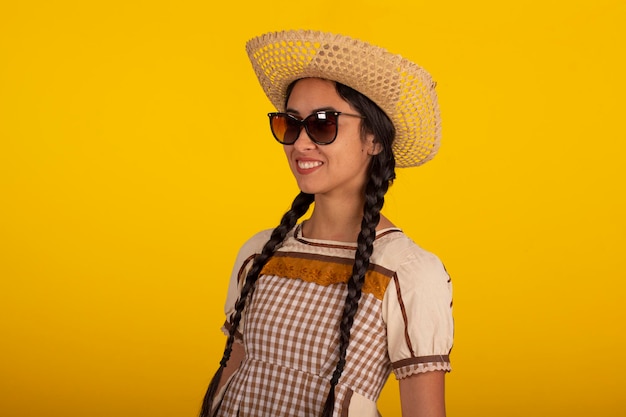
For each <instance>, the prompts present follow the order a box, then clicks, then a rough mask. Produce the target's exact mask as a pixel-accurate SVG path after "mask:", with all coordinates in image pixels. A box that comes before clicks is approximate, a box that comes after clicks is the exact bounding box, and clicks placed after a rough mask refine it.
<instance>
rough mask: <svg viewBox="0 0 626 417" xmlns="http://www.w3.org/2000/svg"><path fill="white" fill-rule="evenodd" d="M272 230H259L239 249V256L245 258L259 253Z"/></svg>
mask: <svg viewBox="0 0 626 417" xmlns="http://www.w3.org/2000/svg"><path fill="white" fill-rule="evenodd" d="M273 230H274V229H266V230H261V231H260V232H258V233H255V234H254V235H252V236H251V237H250V238H249V239H248V240H246V241H245V243H244V244H243V245H242V246H241V248H240V249H239V255H240V256H243V257H245V258H247V257H248V256H251V255H255V254H259V253H261V250H262V249H263V245H265V242H267V241H268V240H269V238H270V236H271V235H272V231H273Z"/></svg>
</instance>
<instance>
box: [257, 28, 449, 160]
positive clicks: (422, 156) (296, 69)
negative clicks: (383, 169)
mask: <svg viewBox="0 0 626 417" xmlns="http://www.w3.org/2000/svg"><path fill="white" fill-rule="evenodd" d="M246 51H247V52H248V56H249V57H250V61H251V62H252V67H253V68H254V72H255V73H256V76H257V78H258V79H259V82H260V84H261V87H262V88H263V90H264V91H265V94H266V95H267V97H268V98H269V100H270V101H271V102H272V104H273V105H274V107H276V109H278V111H284V106H285V98H286V94H287V87H288V86H289V85H290V84H291V83H292V82H293V81H295V80H298V79H301V78H309V77H315V78H324V79H328V80H332V81H337V82H339V83H342V84H345V85H347V86H349V87H351V88H353V89H355V90H357V91H358V92H360V93H362V94H364V95H365V96H367V97H368V98H369V99H370V100H372V101H373V102H375V103H376V104H377V105H378V106H379V107H380V108H381V109H383V111H384V112H385V113H386V114H387V116H389V118H390V119H391V121H392V122H393V124H394V126H395V128H396V138H395V140H394V143H393V152H394V156H395V159H396V166H397V167H412V166H418V165H421V164H423V163H424V162H426V161H429V160H430V159H432V158H433V157H434V156H435V154H436V153H437V150H438V149H439V143H440V140H441V119H440V115H439V105H438V102H437V94H436V92H435V83H434V82H433V80H432V78H431V76H430V74H429V73H428V72H427V71H426V70H424V69H423V68H421V67H420V66H418V65H416V64H414V63H413V62H411V61H409V60H407V59H405V58H403V57H402V56H400V55H396V54H392V53H390V52H388V51H387V50H385V49H383V48H380V47H378V46H375V45H371V44H369V43H366V42H363V41H360V40H357V39H353V38H350V37H347V36H342V35H336V34H332V33H326V32H317V31H308V30H307V31H305V30H298V31H283V32H272V33H267V34H264V35H261V36H259V37H256V38H253V39H251V40H250V41H248V42H247V44H246Z"/></svg>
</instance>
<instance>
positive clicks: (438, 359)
mask: <svg viewBox="0 0 626 417" xmlns="http://www.w3.org/2000/svg"><path fill="white" fill-rule="evenodd" d="M432 363H446V364H448V363H450V355H432V356H420V357H417V358H408V359H402V360H399V361H397V362H394V363H392V364H391V367H392V368H393V369H394V370H396V369H400V368H403V367H405V366H410V365H419V364H432Z"/></svg>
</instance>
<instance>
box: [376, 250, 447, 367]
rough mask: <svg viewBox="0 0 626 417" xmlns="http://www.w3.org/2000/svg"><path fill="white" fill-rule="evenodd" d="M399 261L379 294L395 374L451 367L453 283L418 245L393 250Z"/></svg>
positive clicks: (441, 265) (439, 265)
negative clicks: (381, 296)
mask: <svg viewBox="0 0 626 417" xmlns="http://www.w3.org/2000/svg"><path fill="white" fill-rule="evenodd" d="M397 255H398V258H400V259H403V261H402V262H401V263H400V264H399V265H398V266H397V268H396V273H395V275H394V277H393V279H392V280H391V282H390V283H389V286H388V287H387V290H386V292H385V296H384V298H383V320H384V321H385V323H386V325H387V345H388V352H389V358H390V359H391V362H392V369H393V372H394V374H395V376H396V378H397V379H403V378H406V377H408V376H410V375H413V374H417V373H421V372H427V371H435V370H443V371H446V372H447V371H450V358H449V354H450V350H451V349H452V341H453V332H454V323H453V318H452V283H451V280H450V277H449V276H448V273H447V272H446V270H445V268H444V266H443V264H442V263H441V261H440V260H439V259H438V258H437V257H436V256H435V255H433V254H432V253H429V252H427V251H425V250H423V249H421V248H420V247H418V246H417V245H412V246H411V247H409V248H406V249H405V250H404V251H403V253H401V254H397Z"/></svg>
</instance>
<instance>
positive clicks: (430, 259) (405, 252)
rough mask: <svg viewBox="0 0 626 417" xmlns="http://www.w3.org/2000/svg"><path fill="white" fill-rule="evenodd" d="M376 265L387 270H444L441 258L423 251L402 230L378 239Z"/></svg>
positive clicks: (375, 254) (375, 256)
mask: <svg viewBox="0 0 626 417" xmlns="http://www.w3.org/2000/svg"><path fill="white" fill-rule="evenodd" d="M374 258H375V260H374V261H375V263H377V264H379V265H381V266H384V267H385V268H387V269H390V270H393V271H397V270H400V269H406V268H409V269H417V270H426V271H427V270H436V271H440V270H442V269H443V264H442V262H441V260H439V257H438V256H437V255H435V254H434V253H432V252H429V251H427V250H425V249H423V248H422V247H421V246H419V245H418V244H416V243H415V242H414V241H413V240H412V239H411V238H410V237H408V236H407V235H406V234H404V232H402V231H400V230H395V231H392V232H390V233H387V234H386V235H384V236H381V237H380V238H379V239H377V243H376V246H375V250H374Z"/></svg>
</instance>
